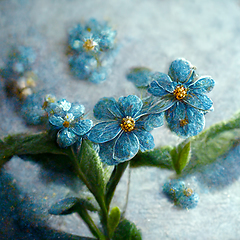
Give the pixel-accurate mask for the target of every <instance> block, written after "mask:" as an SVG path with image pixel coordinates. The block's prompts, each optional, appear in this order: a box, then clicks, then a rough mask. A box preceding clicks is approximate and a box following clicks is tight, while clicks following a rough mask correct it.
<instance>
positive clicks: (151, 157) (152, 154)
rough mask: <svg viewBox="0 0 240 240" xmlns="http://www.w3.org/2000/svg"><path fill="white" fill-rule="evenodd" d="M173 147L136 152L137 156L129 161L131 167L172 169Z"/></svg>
mask: <svg viewBox="0 0 240 240" xmlns="http://www.w3.org/2000/svg"><path fill="white" fill-rule="evenodd" d="M172 149H173V147H171V146H163V147H158V148H155V149H154V150H152V151H146V152H140V151H139V152H138V154H137V155H136V156H135V157H134V158H133V159H131V161H130V166H131V167H142V166H151V167H161V168H166V169H173V166H172V158H171V154H170V153H171V151H172Z"/></svg>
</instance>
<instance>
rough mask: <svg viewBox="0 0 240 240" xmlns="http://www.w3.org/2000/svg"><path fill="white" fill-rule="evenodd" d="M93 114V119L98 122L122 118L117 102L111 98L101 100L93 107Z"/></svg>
mask: <svg viewBox="0 0 240 240" xmlns="http://www.w3.org/2000/svg"><path fill="white" fill-rule="evenodd" d="M93 112H94V116H95V118H96V119H99V120H109V119H116V118H122V117H123V113H122V112H121V110H120V109H119V106H118V103H117V101H116V100H115V99H114V98H112V97H110V98H108V97H105V98H101V99H100V100H99V102H98V103H97V104H96V105H95V106H94V109H93Z"/></svg>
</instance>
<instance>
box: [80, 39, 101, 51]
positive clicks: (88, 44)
mask: <svg viewBox="0 0 240 240" xmlns="http://www.w3.org/2000/svg"><path fill="white" fill-rule="evenodd" d="M97 45H98V44H97V43H96V42H95V41H93V39H87V40H86V41H85V42H84V44H83V48H85V50H86V51H92V50H94V48H95V47H96V46H97Z"/></svg>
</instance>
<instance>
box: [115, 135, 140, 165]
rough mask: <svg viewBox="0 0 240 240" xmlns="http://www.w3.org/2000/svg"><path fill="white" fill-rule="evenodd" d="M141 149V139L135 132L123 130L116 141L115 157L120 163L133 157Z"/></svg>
mask: <svg viewBox="0 0 240 240" xmlns="http://www.w3.org/2000/svg"><path fill="white" fill-rule="evenodd" d="M138 150H139V141H138V138H137V137H136V135H135V134H134V133H133V132H129V133H126V132H122V133H121V134H120V135H119V137H118V139H117V140H116V142H115V145H114V148H113V158H114V159H116V160H117V161H118V162H119V163H120V162H124V161H127V160H129V159H131V158H133V157H134V156H135V155H136V154H137V152H138Z"/></svg>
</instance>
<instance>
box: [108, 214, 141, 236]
mask: <svg viewBox="0 0 240 240" xmlns="http://www.w3.org/2000/svg"><path fill="white" fill-rule="evenodd" d="M141 239H142V235H141V232H140V230H138V229H137V227H136V225H135V224H134V223H132V222H130V221H128V220H127V219H123V220H122V221H121V222H120V223H119V224H118V226H117V228H116V231H115V232H114V235H113V237H112V240H141Z"/></svg>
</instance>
